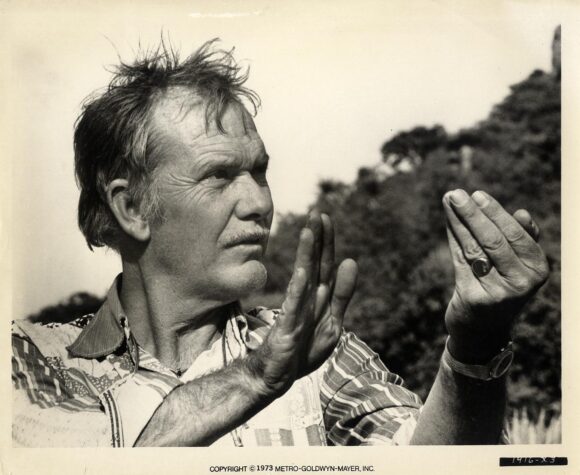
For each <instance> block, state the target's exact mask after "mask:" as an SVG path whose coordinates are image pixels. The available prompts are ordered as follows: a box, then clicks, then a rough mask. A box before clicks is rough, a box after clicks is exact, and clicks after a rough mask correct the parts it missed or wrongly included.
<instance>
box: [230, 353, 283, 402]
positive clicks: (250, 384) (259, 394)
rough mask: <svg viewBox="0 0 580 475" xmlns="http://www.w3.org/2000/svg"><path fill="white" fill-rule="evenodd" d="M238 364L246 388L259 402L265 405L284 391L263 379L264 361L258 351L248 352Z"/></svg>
mask: <svg viewBox="0 0 580 475" xmlns="http://www.w3.org/2000/svg"><path fill="white" fill-rule="evenodd" d="M240 365H241V367H242V374H243V375H244V378H245V380H246V384H247V388H248V389H249V390H250V391H251V392H252V394H253V395H254V396H255V397H256V399H257V401H258V402H259V403H263V404H264V405H267V404H269V403H271V402H272V401H273V400H274V399H277V398H278V397H280V396H281V395H282V394H283V393H284V391H280V390H279V389H278V388H276V387H274V386H272V385H269V384H267V383H266V381H265V379H264V362H263V360H262V358H261V357H260V355H259V354H258V352H252V353H250V354H248V356H247V357H246V358H244V359H243V360H240Z"/></svg>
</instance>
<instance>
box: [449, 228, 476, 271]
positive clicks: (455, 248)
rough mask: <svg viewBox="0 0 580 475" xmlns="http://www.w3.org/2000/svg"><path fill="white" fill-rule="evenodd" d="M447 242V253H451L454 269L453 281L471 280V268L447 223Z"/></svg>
mask: <svg viewBox="0 0 580 475" xmlns="http://www.w3.org/2000/svg"><path fill="white" fill-rule="evenodd" d="M447 241H448V242H449V251H450V252H451V260H452V262H453V268H454V269H455V280H461V279H465V278H467V279H471V278H473V277H474V275H473V272H472V271H471V266H470V265H469V263H468V262H467V260H466V259H465V254H464V252H463V249H462V248H461V246H460V245H459V243H458V242H457V239H456V237H455V235H454V234H453V231H452V230H451V227H450V224H449V222H447Z"/></svg>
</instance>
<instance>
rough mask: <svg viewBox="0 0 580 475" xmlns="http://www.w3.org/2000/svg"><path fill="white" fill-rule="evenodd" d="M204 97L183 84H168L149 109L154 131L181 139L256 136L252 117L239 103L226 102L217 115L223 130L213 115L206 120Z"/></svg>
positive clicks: (184, 140)
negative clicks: (166, 88)
mask: <svg viewBox="0 0 580 475" xmlns="http://www.w3.org/2000/svg"><path fill="white" fill-rule="evenodd" d="M206 111H207V100H206V99H204V98H203V97H201V96H200V95H198V94H196V93H195V92H193V91H191V90H190V89H186V88H181V87H180V88H172V89H169V90H168V91H166V92H165V93H164V95H163V96H162V97H161V98H160V99H159V100H158V101H157V104H156V105H155V108H154V110H153V114H152V115H153V125H154V127H155V130H156V132H161V133H163V134H164V135H166V134H168V135H169V136H172V137H174V138H176V139H177V138H179V139H181V140H182V141H183V142H185V143H192V142H196V141H198V140H199V139H203V138H212V137H217V136H225V137H231V138H239V137H244V136H247V137H248V138H258V134H257V130H256V126H255V124H254V121H253V119H252V117H251V115H250V114H249V112H248V111H247V110H246V108H245V107H243V106H242V105H241V104H239V103H237V102H230V103H229V104H227V106H226V107H225V110H224V111H223V114H222V116H221V118H220V119H221V120H220V121H221V125H222V129H223V132H222V131H220V130H219V128H218V126H217V124H216V120H215V116H214V115H210V116H209V117H208V120H206Z"/></svg>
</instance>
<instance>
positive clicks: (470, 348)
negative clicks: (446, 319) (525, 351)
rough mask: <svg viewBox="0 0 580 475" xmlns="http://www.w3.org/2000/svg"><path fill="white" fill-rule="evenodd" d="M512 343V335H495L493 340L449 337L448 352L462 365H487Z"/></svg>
mask: <svg viewBox="0 0 580 475" xmlns="http://www.w3.org/2000/svg"><path fill="white" fill-rule="evenodd" d="M510 341H511V338H510V335H509V334H508V335H495V336H494V337H493V338H484V337H481V338H477V339H467V338H459V337H457V336H454V335H449V338H448V339H447V350H448V351H449V353H450V354H451V356H452V357H453V358H454V359H455V360H457V361H460V362H461V363H464V364H473V365H481V364H486V363H488V362H489V361H491V359H492V358H493V357H494V356H496V355H497V354H498V353H500V352H501V351H502V349H503V348H505V347H506V346H507V345H508V343H509V342H510Z"/></svg>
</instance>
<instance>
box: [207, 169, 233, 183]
mask: <svg viewBox="0 0 580 475" xmlns="http://www.w3.org/2000/svg"><path fill="white" fill-rule="evenodd" d="M231 178H232V173H231V172H230V171H229V170H226V169H224V170H216V171H215V172H213V173H212V174H211V175H208V176H207V177H206V180H209V181H220V182H221V181H226V180H230V179H231Z"/></svg>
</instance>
